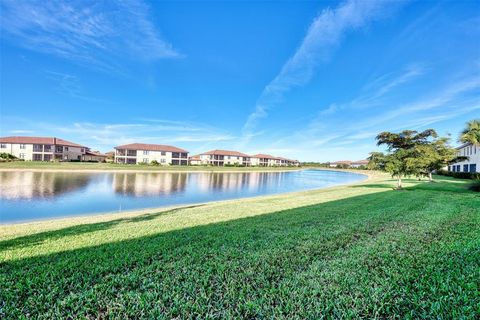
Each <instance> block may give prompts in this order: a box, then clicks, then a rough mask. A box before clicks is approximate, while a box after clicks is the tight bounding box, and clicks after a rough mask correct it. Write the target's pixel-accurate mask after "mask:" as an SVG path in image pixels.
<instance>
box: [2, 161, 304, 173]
mask: <svg viewBox="0 0 480 320" xmlns="http://www.w3.org/2000/svg"><path fill="white" fill-rule="evenodd" d="M5 169H8V170H10V169H25V170H28V169H32V170H148V171H276V170H298V168H297V167H214V166H161V165H158V166H154V165H144V164H138V165H136V164H117V163H96V162H42V161H13V162H0V170H5Z"/></svg>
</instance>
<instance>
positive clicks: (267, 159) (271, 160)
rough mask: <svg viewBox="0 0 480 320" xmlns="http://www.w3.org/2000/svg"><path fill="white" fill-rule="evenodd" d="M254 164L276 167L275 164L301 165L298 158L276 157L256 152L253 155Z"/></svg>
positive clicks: (252, 161)
mask: <svg viewBox="0 0 480 320" xmlns="http://www.w3.org/2000/svg"><path fill="white" fill-rule="evenodd" d="M251 163H252V166H260V167H275V166H284V167H285V166H299V165H300V163H299V162H298V160H291V159H287V158H282V157H276V156H272V155H269V154H256V155H254V156H252V160H251Z"/></svg>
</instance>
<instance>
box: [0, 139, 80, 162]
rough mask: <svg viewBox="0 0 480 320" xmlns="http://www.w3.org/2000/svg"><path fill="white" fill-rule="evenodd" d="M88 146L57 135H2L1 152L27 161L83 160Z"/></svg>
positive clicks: (0, 141)
mask: <svg viewBox="0 0 480 320" xmlns="http://www.w3.org/2000/svg"><path fill="white" fill-rule="evenodd" d="M87 150H88V148H87V147H85V146H82V145H80V144H77V143H73V142H70V141H67V140H63V139H60V138H56V137H2V138H0V153H9V154H11V155H13V156H15V157H17V158H19V159H23V160H26V161H52V160H59V161H72V160H75V161H81V160H82V156H83V155H85V153H86V152H87Z"/></svg>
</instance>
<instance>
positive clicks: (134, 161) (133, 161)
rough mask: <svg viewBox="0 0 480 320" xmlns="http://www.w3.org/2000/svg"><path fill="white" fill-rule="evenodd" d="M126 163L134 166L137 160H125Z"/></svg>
mask: <svg viewBox="0 0 480 320" xmlns="http://www.w3.org/2000/svg"><path fill="white" fill-rule="evenodd" d="M127 163H128V164H136V163H137V159H127Z"/></svg>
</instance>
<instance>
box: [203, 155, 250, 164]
mask: <svg viewBox="0 0 480 320" xmlns="http://www.w3.org/2000/svg"><path fill="white" fill-rule="evenodd" d="M250 159H251V158H247V157H242V156H226V155H217V154H215V155H214V154H201V155H200V163H201V164H203V165H213V166H225V165H232V166H233V165H244V166H250V165H251V163H250Z"/></svg>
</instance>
